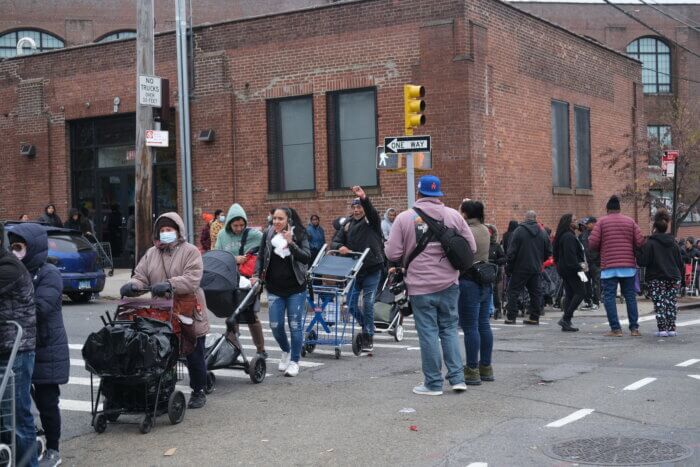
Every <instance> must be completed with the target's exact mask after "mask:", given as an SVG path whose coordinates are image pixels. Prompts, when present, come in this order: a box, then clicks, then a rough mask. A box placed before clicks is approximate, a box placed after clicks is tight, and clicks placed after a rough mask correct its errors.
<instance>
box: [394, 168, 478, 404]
mask: <svg viewBox="0 0 700 467" xmlns="http://www.w3.org/2000/svg"><path fill="white" fill-rule="evenodd" d="M442 196H444V194H443V192H442V189H441V183H440V179H439V178H438V177H436V176H434V175H424V176H422V177H421V178H420V181H419V182H418V197H419V199H418V200H417V201H416V202H415V204H414V207H415V208H419V209H420V210H421V211H422V212H423V213H424V214H426V215H427V216H430V217H432V218H433V219H435V220H438V221H442V222H443V223H444V224H445V226H446V227H448V228H452V229H455V230H456V231H457V233H458V234H459V235H460V236H462V237H464V239H465V240H467V242H468V243H469V248H471V251H472V253H475V252H476V242H475V241H474V235H473V234H472V231H471V230H470V229H469V226H468V225H467V222H466V221H465V220H464V219H463V218H462V216H461V214H460V213H458V212H457V211H455V210H454V209H452V208H449V207H447V206H445V205H444V204H443V203H442V201H440V198H441V197H442ZM428 232H429V230H428V225H427V224H426V223H425V221H424V220H423V219H421V217H420V216H419V215H418V213H417V212H416V211H415V210H414V209H409V210H407V211H404V212H402V213H401V214H399V215H398V216H396V220H395V221H394V225H393V226H392V227H391V233H390V234H389V240H388V241H387V242H386V244H385V253H386V257H387V258H388V260H389V261H390V264H392V265H397V266H400V267H403V268H405V269H406V275H405V282H406V289H407V291H408V295H409V297H410V300H411V307H412V309H413V316H414V319H415V321H416V331H417V332H418V340H419V343H420V353H421V366H422V369H423V378H424V379H423V383H421V384H419V385H418V386H416V387H414V388H413V392H414V393H415V394H419V395H426V396H439V395H441V394H442V385H443V377H442V360H443V358H444V360H445V366H446V367H447V375H446V378H445V379H447V381H449V383H450V388H451V389H452V390H453V391H455V392H463V391H466V390H467V386H466V385H465V383H464V364H463V362H462V355H461V353H460V341H459V334H458V323H459V314H458V311H457V303H458V301H459V282H458V279H459V271H458V270H457V269H455V268H454V267H453V266H452V264H451V263H450V261H448V260H447V259H446V258H445V251H444V250H443V248H442V245H441V243H440V242H439V241H429V243H428V244H427V245H426V246H425V248H424V249H423V250H422V251H421V252H420V253H419V254H418V255H415V257H414V258H412V260H411V262H410V264H408V265H407V263H408V261H409V258H410V257H411V256H412V253H413V252H414V250H416V247H417V245H418V243H419V241H420V239H421V238H423V236H424V235H428ZM441 350H442V353H441Z"/></svg>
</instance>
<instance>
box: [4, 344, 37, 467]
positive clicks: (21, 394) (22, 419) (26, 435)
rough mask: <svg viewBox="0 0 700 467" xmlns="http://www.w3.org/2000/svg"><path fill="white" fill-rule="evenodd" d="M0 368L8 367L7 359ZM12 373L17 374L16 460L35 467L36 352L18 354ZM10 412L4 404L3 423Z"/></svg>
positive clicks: (20, 463)
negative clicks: (32, 390) (33, 378)
mask: <svg viewBox="0 0 700 467" xmlns="http://www.w3.org/2000/svg"><path fill="white" fill-rule="evenodd" d="M0 366H7V360H6V359H5V358H0ZM12 371H14V373H15V442H16V443H17V446H16V453H15V454H16V455H15V459H16V460H17V465H18V466H19V465H21V466H32V467H34V466H37V465H39V461H38V459H37V456H36V425H35V424H34V415H32V396H31V388H32V373H33V372H34V352H18V353H17V358H16V359H15V364H14V366H13V367H12ZM8 385H9V383H8ZM7 390H8V389H6V391H7ZM9 411H10V408H9V406H7V405H6V404H5V403H3V406H2V412H3V417H2V418H3V423H4V422H5V414H8V413H9Z"/></svg>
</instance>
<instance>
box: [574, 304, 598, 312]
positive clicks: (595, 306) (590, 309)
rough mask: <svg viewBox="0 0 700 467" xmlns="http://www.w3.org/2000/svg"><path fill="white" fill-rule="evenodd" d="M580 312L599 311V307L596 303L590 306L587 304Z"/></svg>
mask: <svg viewBox="0 0 700 467" xmlns="http://www.w3.org/2000/svg"><path fill="white" fill-rule="evenodd" d="M579 310H581V311H597V310H598V305H596V304H595V303H591V304H590V305H589V304H586V305H584V306H582V307H580V308H579Z"/></svg>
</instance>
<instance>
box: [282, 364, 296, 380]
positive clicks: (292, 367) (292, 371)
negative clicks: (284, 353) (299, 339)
mask: <svg viewBox="0 0 700 467" xmlns="http://www.w3.org/2000/svg"><path fill="white" fill-rule="evenodd" d="M298 374H299V364H298V363H297V362H289V365H287V371H285V372H284V376H289V377H292V378H293V377H294V376H296V375H298Z"/></svg>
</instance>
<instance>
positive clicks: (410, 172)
mask: <svg viewBox="0 0 700 467" xmlns="http://www.w3.org/2000/svg"><path fill="white" fill-rule="evenodd" d="M412 134H413V130H408V131H406V135H407V136H410V135H412ZM415 179H416V177H415V169H414V167H413V153H412V152H408V153H406V198H407V199H408V209H411V208H412V207H413V204H414V203H415V202H416V180H415Z"/></svg>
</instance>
